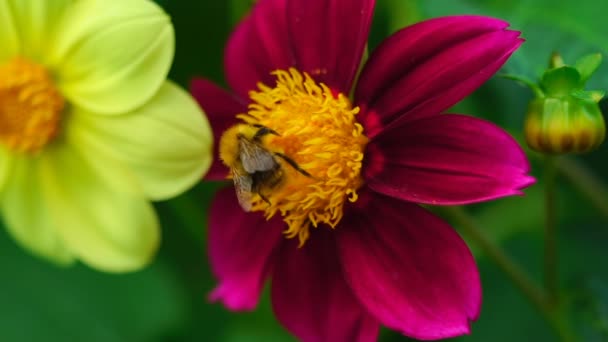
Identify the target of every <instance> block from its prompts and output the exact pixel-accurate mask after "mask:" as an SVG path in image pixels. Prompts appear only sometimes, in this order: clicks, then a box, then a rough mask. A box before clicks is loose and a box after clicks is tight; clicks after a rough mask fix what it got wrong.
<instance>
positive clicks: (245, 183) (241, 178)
mask: <svg viewBox="0 0 608 342" xmlns="http://www.w3.org/2000/svg"><path fill="white" fill-rule="evenodd" d="M232 180H233V181H234V190H235V191H236V198H237V199H238V200H239V204H240V205H241V208H243V210H245V211H251V201H252V199H253V195H252V193H251V190H252V186H253V180H252V179H251V176H250V175H248V174H245V175H242V174H240V173H239V172H237V171H236V170H234V169H233V170H232Z"/></svg>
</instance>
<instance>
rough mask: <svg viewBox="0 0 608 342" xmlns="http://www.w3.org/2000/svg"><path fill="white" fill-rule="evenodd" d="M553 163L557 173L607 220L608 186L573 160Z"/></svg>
mask: <svg viewBox="0 0 608 342" xmlns="http://www.w3.org/2000/svg"><path fill="white" fill-rule="evenodd" d="M555 162H556V163H555V167H556V169H557V172H558V173H559V174H560V175H562V176H564V177H565V178H567V179H568V181H570V183H572V185H574V187H575V188H576V189H577V190H578V191H579V192H580V193H581V194H582V195H583V196H585V197H586V198H587V199H588V200H589V202H590V203H591V204H592V205H593V206H594V207H595V208H596V209H597V210H599V212H600V213H601V214H602V216H604V218H605V219H607V220H608V185H606V183H604V182H602V180H601V179H600V178H599V177H597V175H596V174H595V173H593V171H591V170H590V169H589V168H588V167H587V166H585V165H584V164H583V163H581V162H578V161H577V160H575V159H573V158H566V157H564V158H559V159H558V160H556V161H555Z"/></svg>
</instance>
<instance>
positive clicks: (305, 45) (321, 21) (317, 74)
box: [287, 0, 375, 94]
mask: <svg viewBox="0 0 608 342" xmlns="http://www.w3.org/2000/svg"><path fill="white" fill-rule="evenodd" d="M374 6H375V0H319V1H290V2H289V3H288V6H287V17H288V18H289V19H290V20H289V24H288V25H289V33H290V41H291V45H292V47H293V50H294V56H295V59H296V66H297V68H298V69H299V70H300V71H305V72H308V73H309V74H310V75H311V76H312V77H313V78H314V79H315V80H316V81H317V82H322V83H325V84H326V85H328V86H329V87H330V88H333V89H336V90H339V91H341V92H342V93H344V94H349V93H350V88H351V85H352V82H353V79H354V77H355V74H356V73H357V70H358V69H359V65H360V63H361V57H362V56H363V52H364V49H365V46H366V44H367V36H368V34H369V29H370V26H371V21H372V15H373V13H374Z"/></svg>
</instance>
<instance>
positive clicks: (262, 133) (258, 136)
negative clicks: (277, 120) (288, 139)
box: [252, 124, 279, 142]
mask: <svg viewBox="0 0 608 342" xmlns="http://www.w3.org/2000/svg"><path fill="white" fill-rule="evenodd" d="M252 126H253V127H256V128H259V129H258V131H257V132H255V135H254V136H253V141H256V142H260V139H261V138H262V137H263V136H265V135H268V134H274V135H276V136H279V133H277V132H276V131H275V130H273V129H270V128H268V127H266V126H262V125H260V124H253V125H252Z"/></svg>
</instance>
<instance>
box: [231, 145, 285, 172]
mask: <svg viewBox="0 0 608 342" xmlns="http://www.w3.org/2000/svg"><path fill="white" fill-rule="evenodd" d="M239 148H240V151H239V152H240V157H241V163H242V164H243V168H244V169H245V171H247V173H254V172H256V171H270V170H272V169H274V168H275V167H276V166H277V165H278V164H277V161H276V160H275V159H274V156H273V155H272V152H270V151H267V150H265V149H264V148H263V147H262V146H260V145H258V144H256V143H254V142H252V141H249V140H247V139H240V141H239Z"/></svg>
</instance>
